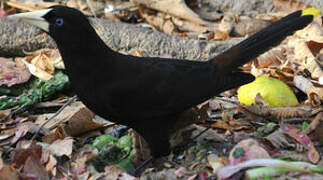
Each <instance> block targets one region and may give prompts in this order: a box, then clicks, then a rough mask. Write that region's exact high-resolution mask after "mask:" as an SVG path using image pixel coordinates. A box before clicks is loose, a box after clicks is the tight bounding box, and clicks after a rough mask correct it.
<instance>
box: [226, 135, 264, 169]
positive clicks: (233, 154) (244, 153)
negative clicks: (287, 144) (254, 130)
mask: <svg viewBox="0 0 323 180" xmlns="http://www.w3.org/2000/svg"><path fill="white" fill-rule="evenodd" d="M262 158H270V156H269V154H268V152H267V151H266V150H265V149H264V148H262V147H261V146H260V144H259V143H258V142H257V141H256V140H254V139H246V140H243V141H241V142H239V143H238V144H237V145H236V146H235V147H234V148H233V149H232V150H231V151H230V155H229V161H230V165H236V164H239V163H241V162H243V161H247V160H250V159H262Z"/></svg>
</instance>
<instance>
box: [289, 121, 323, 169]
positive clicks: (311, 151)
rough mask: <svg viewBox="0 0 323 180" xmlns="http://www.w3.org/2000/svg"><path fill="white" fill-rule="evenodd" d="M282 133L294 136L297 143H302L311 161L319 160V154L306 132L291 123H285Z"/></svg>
mask: <svg viewBox="0 0 323 180" xmlns="http://www.w3.org/2000/svg"><path fill="white" fill-rule="evenodd" d="M283 131H284V133H285V134H287V135H288V136H290V137H292V138H294V139H295V140H296V141H297V142H298V143H300V144H302V145H303V146H304V147H305V148H306V149H307V150H308V152H307V157H308V159H309V160H310V161H311V162H312V163H317V162H318V161H319V160H320V158H321V157H320V155H319V153H318V152H317V150H316V149H315V147H314V145H313V143H312V141H311V139H310V138H309V137H308V136H307V135H306V133H305V132H304V131H302V130H300V129H297V128H295V127H293V126H291V125H287V126H286V127H284V129H283Z"/></svg>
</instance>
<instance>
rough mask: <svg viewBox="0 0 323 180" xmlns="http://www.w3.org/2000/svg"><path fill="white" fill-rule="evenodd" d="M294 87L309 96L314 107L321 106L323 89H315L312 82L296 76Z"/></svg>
mask: <svg viewBox="0 0 323 180" xmlns="http://www.w3.org/2000/svg"><path fill="white" fill-rule="evenodd" d="M294 85H295V86H296V87H297V88H298V89H300V90H301V91H303V92H304V93H306V94H307V96H308V98H309V100H310V102H311V104H312V105H313V106H319V105H320V104H321V101H323V88H322V87H315V86H314V85H313V83H312V82H311V81H310V80H308V79H306V78H304V77H303V76H295V77H294Z"/></svg>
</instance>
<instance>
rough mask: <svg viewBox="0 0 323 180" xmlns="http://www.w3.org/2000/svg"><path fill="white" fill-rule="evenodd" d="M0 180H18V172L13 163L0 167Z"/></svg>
mask: <svg viewBox="0 0 323 180" xmlns="http://www.w3.org/2000/svg"><path fill="white" fill-rule="evenodd" d="M0 180H20V176H19V172H18V171H17V169H16V168H15V167H14V165H11V166H4V167H3V168H2V169H0Z"/></svg>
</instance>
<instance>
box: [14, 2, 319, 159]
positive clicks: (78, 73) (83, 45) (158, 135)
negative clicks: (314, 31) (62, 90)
mask: <svg viewBox="0 0 323 180" xmlns="http://www.w3.org/2000/svg"><path fill="white" fill-rule="evenodd" d="M318 11H319V10H317V9H314V8H311V9H307V10H303V11H296V12H294V13H292V14H289V15H288V16H286V17H284V18H282V19H280V20H279V21H277V22H275V23H273V24H271V25H269V26H268V27H266V28H264V29H263V30H261V31H259V32H257V33H256V34H254V35H253V36H251V37H249V38H247V39H246V40H244V41H242V42H240V43H238V44H237V45H235V46H233V47H232V48H230V49H229V50H227V51H225V52H224V53H222V54H220V55H218V56H216V57H215V58H212V59H210V60H208V61H206V62H194V61H185V60H176V59H166V58H156V57H153V58H151V57H135V56H130V55H122V54H119V53H118V52H115V51H113V50H112V49H111V48H109V47H108V46H107V45H106V44H105V43H104V42H103V41H102V40H101V39H100V37H99V36H98V35H97V33H96V32H95V30H94V29H93V27H92V26H91V24H90V22H89V20H88V18H87V17H86V16H85V15H83V14H82V13H81V12H80V11H78V10H76V9H73V8H69V7H64V6H53V7H51V8H49V9H46V10H40V11H35V12H29V13H22V14H16V15H13V16H11V17H12V18H15V19H19V20H22V21H24V22H27V23H30V24H33V25H35V26H38V27H39V28H41V29H43V30H44V31H46V32H47V33H48V34H49V35H50V36H51V37H52V38H53V39H54V40H55V42H56V44H57V47H58V49H59V51H60V54H61V56H62V58H63V61H64V63H65V66H66V70H67V73H68V76H69V79H70V82H71V85H72V87H73V88H74V90H75V92H76V94H77V95H78V96H79V98H80V100H81V101H82V102H83V103H84V104H85V105H86V106H87V107H88V108H89V109H91V110H92V111H93V112H95V113H96V114H98V115H99V116H102V117H104V118H107V119H109V120H112V121H114V122H116V123H120V124H124V125H127V126H129V127H132V128H133V129H135V130H136V131H137V132H139V133H140V134H141V135H142V136H143V137H144V138H145V140H146V141H147V142H148V144H149V146H150V149H151V152H152V155H153V156H154V157H160V156H164V155H167V154H168V153H169V152H170V146H169V136H170V134H171V133H172V132H174V130H176V128H177V125H178V124H180V122H179V121H180V120H181V119H182V118H181V116H182V114H183V113H184V112H186V111H187V110H189V109H190V108H192V107H193V106H195V105H197V104H199V103H201V102H203V101H205V100H207V99H209V98H211V97H213V96H215V95H217V94H219V93H221V92H223V91H225V90H229V89H232V88H237V87H239V86H241V85H243V84H246V83H249V82H251V81H253V80H254V77H253V76H252V75H250V74H246V73H243V72H241V71H239V69H238V67H239V66H241V65H243V64H245V63H247V62H249V61H250V60H252V59H253V58H255V57H257V56H258V55H259V54H262V53H264V52H265V51H267V50H268V49H269V48H271V47H273V46H275V45H277V44H279V43H280V42H281V41H282V40H284V39H285V37H286V36H288V35H291V34H292V33H293V32H294V31H296V30H299V29H302V28H304V27H306V26H307V25H308V24H309V23H311V22H312V20H313V18H314V16H315V15H316V14H318Z"/></svg>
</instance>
